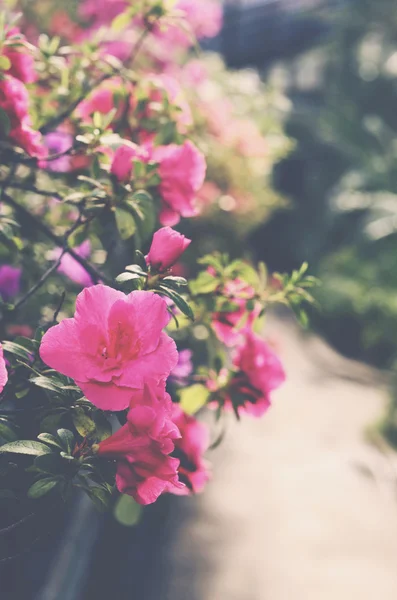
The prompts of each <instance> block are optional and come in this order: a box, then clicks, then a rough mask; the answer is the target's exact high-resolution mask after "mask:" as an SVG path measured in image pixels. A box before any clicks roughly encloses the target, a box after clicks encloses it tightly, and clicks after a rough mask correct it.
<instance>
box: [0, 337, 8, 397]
mask: <svg viewBox="0 0 397 600" xmlns="http://www.w3.org/2000/svg"><path fill="white" fill-rule="evenodd" d="M7 381H8V372H7V367H6V361H5V360H4V353H3V346H2V345H1V344H0V393H1V392H2V391H3V390H4V387H5V384H6V383H7Z"/></svg>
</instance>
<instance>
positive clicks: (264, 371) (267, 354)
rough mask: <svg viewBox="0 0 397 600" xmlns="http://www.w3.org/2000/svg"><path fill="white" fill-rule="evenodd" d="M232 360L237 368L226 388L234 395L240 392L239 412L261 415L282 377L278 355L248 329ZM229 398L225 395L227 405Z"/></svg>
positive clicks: (228, 405)
mask: <svg viewBox="0 0 397 600" xmlns="http://www.w3.org/2000/svg"><path fill="white" fill-rule="evenodd" d="M233 363H234V365H235V367H237V368H238V369H239V372H238V373H237V375H236V376H235V377H234V378H233V379H232V380H231V382H230V383H229V385H228V388H227V392H228V393H229V394H231V395H232V396H233V397H234V398H235V397H236V394H238V395H239V396H241V398H242V403H241V405H239V406H238V407H237V410H238V411H239V413H246V414H250V415H252V416H254V417H260V416H262V415H263V414H264V413H265V412H266V410H267V409H268V408H269V406H270V404H271V402H270V395H271V392H272V391H273V390H275V389H277V388H278V387H279V386H280V385H281V384H282V383H284V381H285V372H284V369H283V366H282V364H281V362H280V359H279V358H278V357H277V356H276V354H275V353H274V352H273V350H272V349H271V348H270V347H269V346H268V344H266V342H265V341H264V340H263V339H262V338H260V337H259V336H258V335H256V334H254V333H252V332H248V333H246V336H245V343H244V344H243V345H242V346H240V347H239V348H238V350H237V352H236V355H235V357H234V360H233ZM231 402H232V401H231V398H229V399H227V401H226V403H225V406H226V407H229V408H230V407H231Z"/></svg>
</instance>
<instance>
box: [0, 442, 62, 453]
mask: <svg viewBox="0 0 397 600" xmlns="http://www.w3.org/2000/svg"><path fill="white" fill-rule="evenodd" d="M0 452H1V453H4V452H10V453H12V454H28V455H30V456H42V455H43V454H50V453H51V452H52V450H51V448H49V447H48V446H46V445H45V444H41V443H40V442H35V441H32V440H18V441H16V442H10V443H9V444H4V446H0Z"/></svg>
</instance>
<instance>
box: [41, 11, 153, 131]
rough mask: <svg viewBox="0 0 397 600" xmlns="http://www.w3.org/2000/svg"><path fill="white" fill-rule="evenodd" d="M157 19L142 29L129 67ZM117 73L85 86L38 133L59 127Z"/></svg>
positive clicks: (105, 75)
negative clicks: (90, 95)
mask: <svg viewBox="0 0 397 600" xmlns="http://www.w3.org/2000/svg"><path fill="white" fill-rule="evenodd" d="M148 15H150V11H149V13H148ZM148 15H145V17H147V16H148ZM145 17H144V19H145ZM159 18H160V17H158V18H157V19H156V20H155V21H154V22H153V23H151V24H147V25H146V28H145V29H144V31H143V32H142V34H141V35H140V37H139V38H138V41H137V42H136V44H135V48H134V50H133V52H132V54H131V56H130V57H129V60H130V63H131V64H130V66H132V65H133V64H134V62H135V60H136V57H137V56H138V54H139V52H140V50H141V48H142V45H143V43H144V41H145V39H146V37H147V36H148V34H149V33H150V32H151V31H152V29H153V27H154V26H155V24H156V22H157V20H158V19H159ZM119 72H120V68H118V67H112V70H111V71H110V72H109V73H104V74H103V75H102V76H101V77H99V79H98V80H97V81H96V82H94V83H93V84H91V85H89V84H87V85H86V89H85V90H84V91H83V92H82V93H81V94H80V96H79V97H78V98H76V100H75V101H74V102H72V104H70V106H68V107H67V108H66V109H65V110H64V111H63V112H61V113H60V114H59V115H57V116H56V117H53V118H52V119H50V120H49V121H48V122H47V123H45V124H44V125H42V126H41V127H40V129H39V131H40V133H42V134H43V135H45V134H46V133H49V132H50V131H53V130H54V129H56V128H57V127H58V125H60V124H61V123H63V121H65V119H67V118H68V117H70V115H71V114H72V113H73V111H75V110H76V108H77V107H78V106H79V104H81V103H82V102H83V101H84V100H85V99H86V98H87V96H88V95H89V94H90V93H91V92H92V90H94V89H95V88H97V87H98V86H100V85H101V84H102V83H103V82H104V81H107V80H108V79H110V78H111V77H114V76H115V75H117V74H118V73H119Z"/></svg>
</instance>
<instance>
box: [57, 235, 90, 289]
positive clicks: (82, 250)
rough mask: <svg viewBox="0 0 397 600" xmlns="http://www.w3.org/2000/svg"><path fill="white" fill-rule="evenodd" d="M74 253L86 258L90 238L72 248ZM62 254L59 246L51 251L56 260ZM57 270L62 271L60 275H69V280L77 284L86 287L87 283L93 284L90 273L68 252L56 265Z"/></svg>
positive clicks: (88, 253)
mask: <svg viewBox="0 0 397 600" xmlns="http://www.w3.org/2000/svg"><path fill="white" fill-rule="evenodd" d="M74 251H75V252H76V254H78V255H79V256H81V258H88V257H89V255H90V253H91V243H90V240H85V241H84V242H83V243H82V244H80V246H77V248H74ZM61 254H62V250H61V248H56V250H54V253H53V258H54V260H57V259H58V258H59V257H60V256H61ZM58 272H59V273H62V275H66V277H69V279H71V281H74V282H75V283H77V284H78V285H81V286H83V287H87V286H89V285H93V281H92V278H91V275H90V274H89V273H87V271H86V270H85V268H84V267H83V265H81V264H80V263H79V262H77V260H76V259H75V258H73V256H70V254H64V255H63V256H62V258H61V264H60V265H59V267H58Z"/></svg>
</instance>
